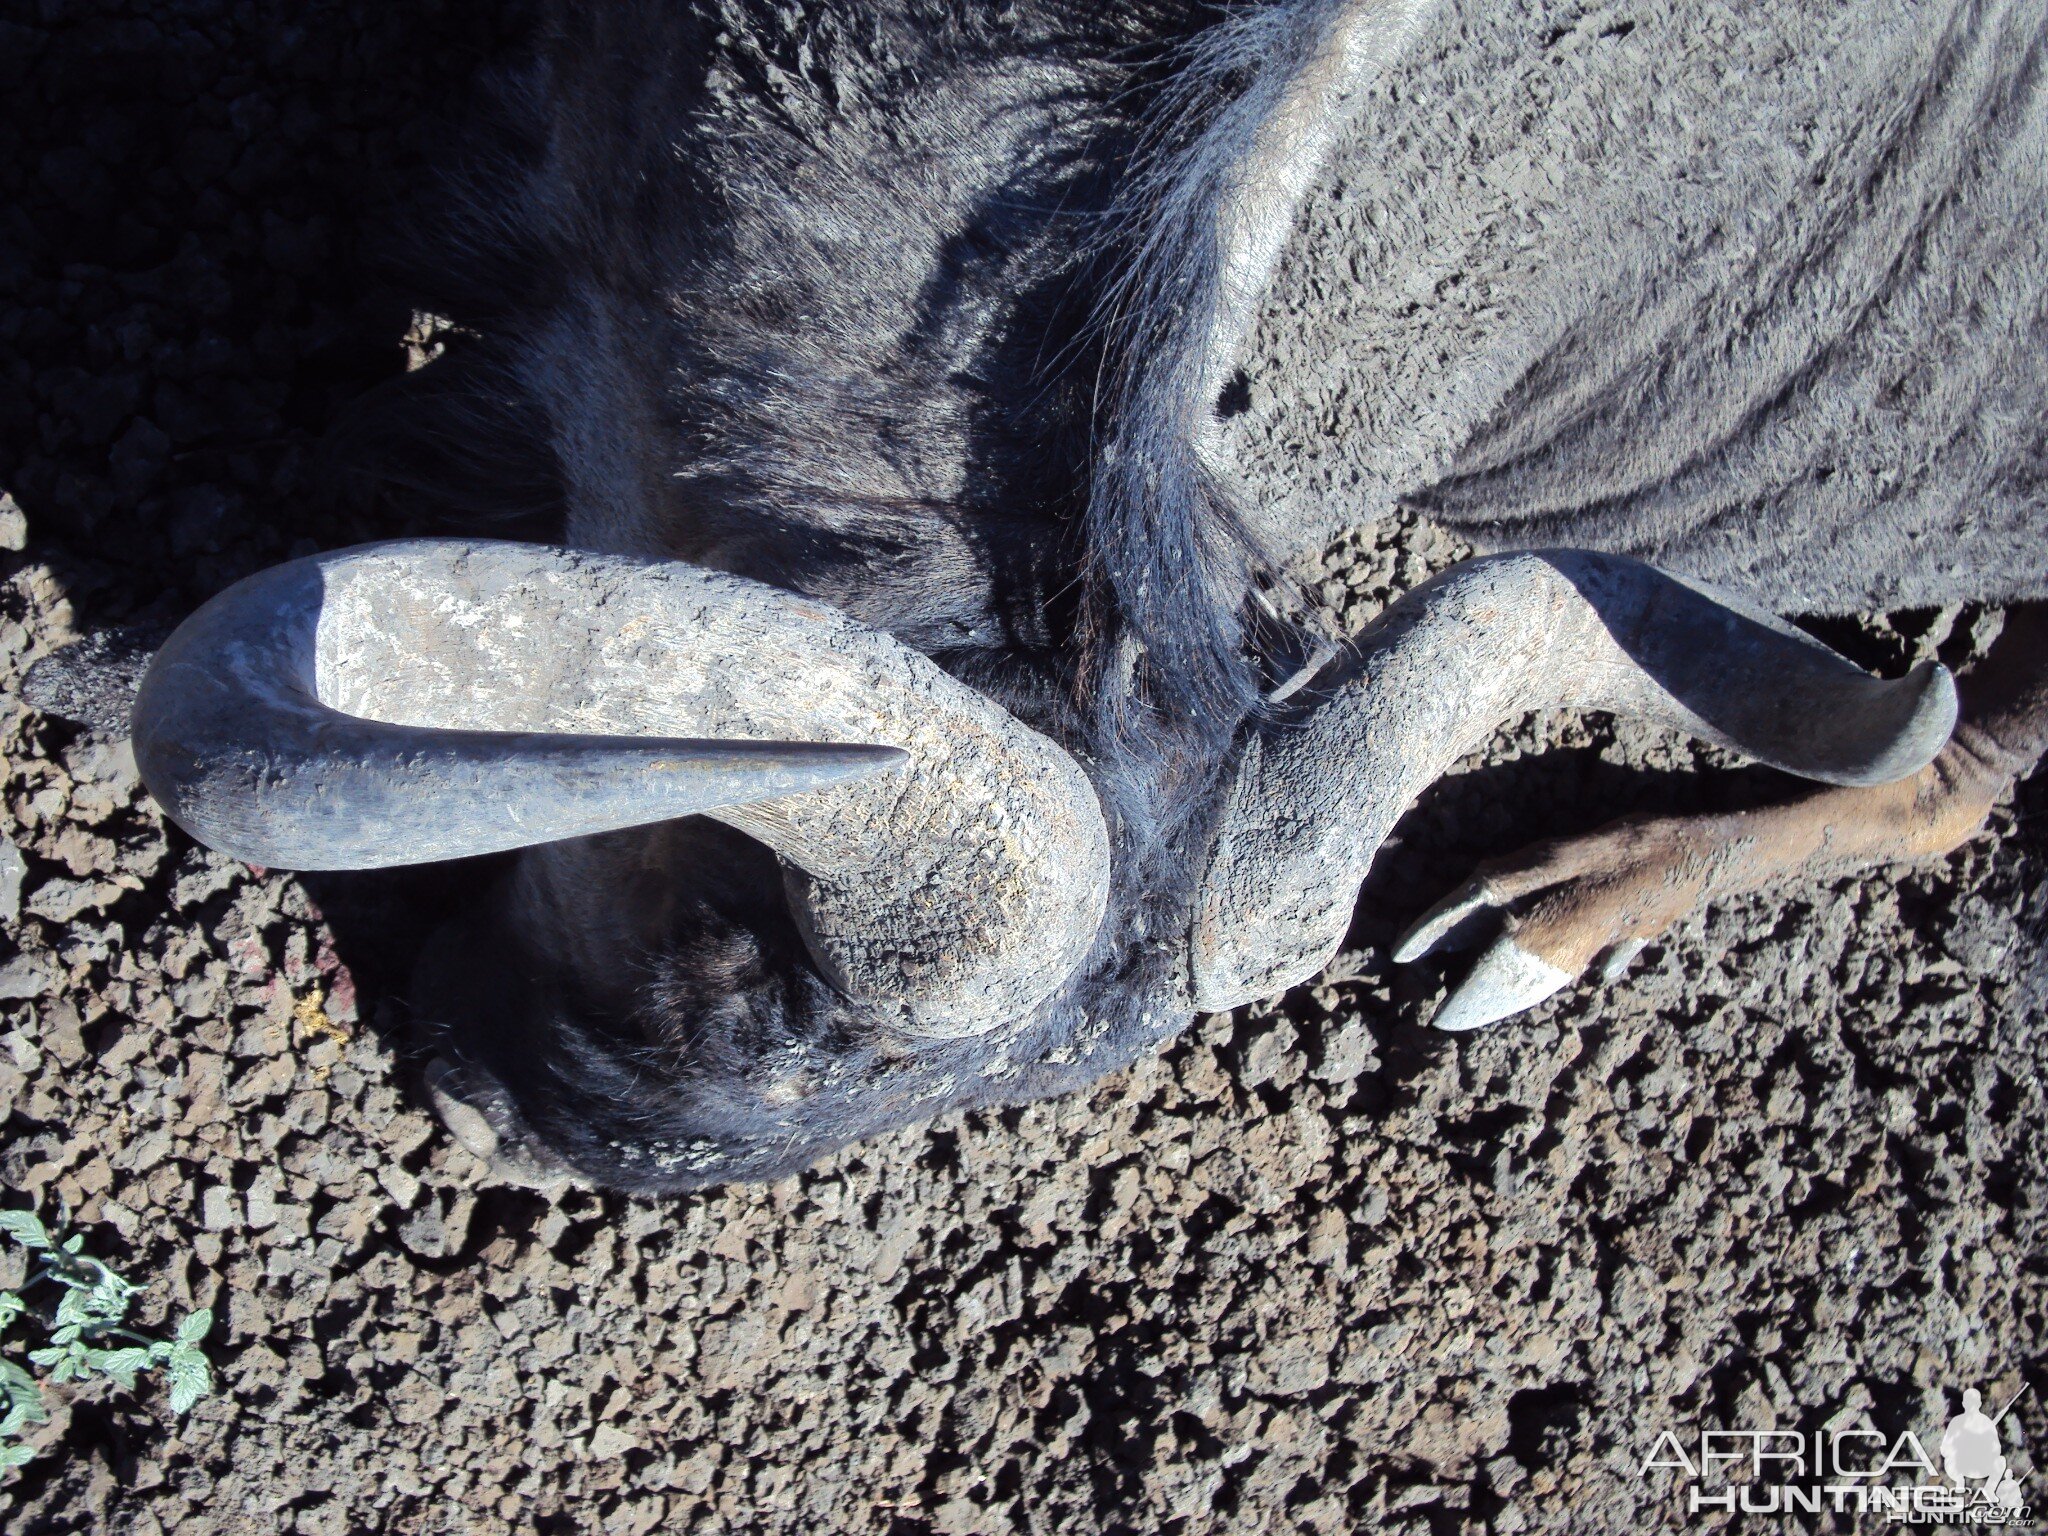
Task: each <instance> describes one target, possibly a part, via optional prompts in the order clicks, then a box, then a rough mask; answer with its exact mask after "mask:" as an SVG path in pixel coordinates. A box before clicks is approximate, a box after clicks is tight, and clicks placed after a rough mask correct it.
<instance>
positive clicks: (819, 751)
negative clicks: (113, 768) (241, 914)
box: [133, 539, 1109, 1036]
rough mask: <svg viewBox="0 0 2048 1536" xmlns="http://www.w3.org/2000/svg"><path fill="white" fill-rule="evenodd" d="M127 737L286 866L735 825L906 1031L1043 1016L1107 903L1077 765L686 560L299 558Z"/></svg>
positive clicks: (407, 547)
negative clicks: (1041, 1009)
mask: <svg viewBox="0 0 2048 1536" xmlns="http://www.w3.org/2000/svg"><path fill="white" fill-rule="evenodd" d="M133 734H134V742H135V756H136V762H137V765H138V766H139V768H140V769H141V771H142V775H143V778H144V780H145V782H146V783H147V784H148V786H149V789H150V792H151V793H152V794H153V795H155V797H156V798H157V800H158V801H159V802H160V803H161V804H162V805H163V807H164V809H165V810H166V811H167V812H168V813H169V814H170V816H171V818H172V819H173V820H175V821H176V822H177V823H178V824H179V825H180V826H181V827H183V828H184V829H185V830H186V831H188V832H190V833H191V834H192V835H193V836H194V837H195V838H197V839H198V840H199V841H201V842H203V843H205V844H207V845H208V846H210V847H213V848H216V849H219V850H220V851H222V852H225V853H228V854H232V855H234V856H235V857H238V858H242V859H246V860H248V861H250V862H252V863H258V864H268V865H274V866H278V867H282V868H288V869H368V868H377V867H383V866H389V865H398V864H416V863H425V862H429V861H433V860H439V859H450V858H459V857H463V856H466V855H471V854H480V853H491V852H498V851H501V850H505V849H512V848H520V847H527V846H532V845H535V844H539V843H545V842H552V841H556V840H560V839H563V838H571V837H579V836H585V835H589V834H593V833H598V832H607V831H613V830H617V829H620V828H626V827H634V826H641V825H646V824H649V823H653V822H658V821H664V820H668V819H670V818H673V817H678V816H687V815H707V816H713V817H716V818H718V819H719V820H721V821H725V822H727V823H729V824H730V825H732V826H734V827H737V828H739V829H740V830H742V831H744V832H746V833H747V834H748V835H750V836H752V837H754V838H756V839H758V840H759V841H761V842H763V843H765V844H767V845H768V846H769V847H770V848H772V849H774V850H775V852H776V853H777V854H778V855H779V856H780V857H781V859H782V861H783V865H784V868H785V870H786V872H787V881H788V887H789V894H790V901H791V907H792V911H793V913H794V915H795V918H796V920H797V924H798V927H799V928H800V930H801V931H802V933H803V934H804V937H805V939H806V941H807V943H808V944H809V945H810V948H811V952H812V954H813V956H814V957H815V959H816V961H817V963H818V965H819V967H820V968H821V970H822V971H823V972H824V974H825V975H826V976H827V977H828V978H829V979H830V980H831V981H832V982H833V984H834V985H836V986H837V987H839V988H840V989H841V990H842V991H843V992H845V993H846V994H847V995H848V996H849V997H852V998H853V999H855V1000H857V1001H859V1002H861V1003H863V1004H865V1005H868V1006H869V1007H871V1008H873V1009H876V1010H878V1011H880V1012H881V1013H883V1014H884V1015H885V1016H888V1017H890V1018H892V1019H893V1021H894V1022H895V1023H896V1024H897V1025H898V1026H899V1027H901V1028H903V1029H905V1030H908V1031H910V1032H912V1033H918V1034H927V1035H941V1036H944V1035H962V1034H976V1033H981V1032H984V1031H986V1030H988V1029H991V1028H994V1027H996V1026H998V1025H1000V1024H1002V1023H1004V1022H1006V1021H1011V1020H1015V1019H1018V1018H1020V1017H1023V1016H1025V1015H1028V1014H1029V1013H1030V1011H1031V1010H1032V1009H1033V1008H1034V1007H1035V1005H1036V1004H1037V1003H1039V1002H1040V1001H1042V1000H1043V999H1044V998H1045V997H1046V996H1047V995H1049V994H1050V993H1051V992H1052V991H1053V990H1054V989H1055V988H1056V987H1058V986H1059V984H1060V983H1061V982H1062V981H1064V980H1065V979H1066V977H1067V976H1068V975H1069V974H1070V973H1071V972H1072V971H1073V970H1074V968H1075V967H1076V966H1077V965H1078V964H1079V963H1080V961H1081V959H1082V957H1083V956H1084V955H1085V954H1086V952H1087V950H1088V947H1089V945H1090V943H1091V941H1092V940H1093V938H1094V936H1095V933H1096V930H1097V928H1098V927H1099V926H1100V923H1101V919H1102V914H1103V910H1104V906H1105V904H1106V902H1107V898H1108V888H1109V842H1108V836H1107V833H1106V831H1105V829H1104V826H1103V820H1102V814H1101V810H1100V808H1099V806H1098V805H1097V803H1096V799H1095V795H1094V791H1093V789H1092V787H1091V786H1090V784H1089V782H1088V779H1087V777H1086V775H1085V774H1084V773H1083V772H1082V771H1081V768H1080V766H1079V765H1078V764H1077V763H1076V762H1075V761H1074V760H1073V758H1072V757H1070V756H1069V755H1068V754H1067V753H1066V752H1065V751H1063V750H1062V749H1061V748H1060V747H1058V746H1057V745H1055V744H1054V743H1053V742H1051V741H1049V740H1047V739H1046V738H1045V737H1043V736H1040V735H1038V734H1037V733H1036V732H1034V731H1031V730H1029V729H1028V728H1026V727H1025V726H1024V725H1022V724H1021V723H1020V722H1019V721H1017V720H1016V719H1015V718H1013V717H1012V716H1011V715H1009V714H1008V713H1007V712H1005V711H1004V710H1002V709H1001V708H999V707H998V706H997V705H995V704H994V703H993V702H991V701H990V700H989V699H987V698H985V697H984V696H982V695H981V694H979V693H976V692H975V691H974V690H973V689H971V688H968V687H967V686H965V685H964V684H962V683H960V682H958V681H956V680H954V679H953V678H951V677H950V676H948V675H947V674H946V673H945V672H943V671H942V670H940V669H939V668H938V667H937V666H936V665H934V664H933V663H932V662H930V661H929V660H927V659H926V658H924V657H923V656H920V655H918V654H917V653H916V652H914V651H911V650H909V649H907V648H905V647H904V646H902V645H900V644H898V643H897V642H896V641H894V640H892V639H891V638H890V637H888V636H887V635H884V634H882V633H880V632H878V631H875V630H872V629H868V628H865V627H863V626H861V625H859V624H856V623H854V622H852V621H851V620H849V619H847V618H846V617H845V616H844V615H842V614H839V613H837V612H835V611H834V610H832V609H829V608H826V607H824V606H822V605H819V604H817V603H814V602H810V601H807V600H805V599H803V598H801V597H797V596H793V595H792V594H790V593H787V592H783V591H779V590H777V589H775V588H772V587H768V586H764V585H761V584H759V583H756V582H751V581H747V580H743V579H741V578H738V577H733V576H726V575H721V574H717V573H714V572H709V571H705V570H701V569H698V568H696V567H693V566H690V565H686V564H682V563H678V562H664V561H651V560H639V559H632V558H627V557H621V556H614V555H598V554H589V553H581V552H576V551H571V550H564V549H555V548H547V547H541V546H534V545H523V544H511V543H500V542H491V541H481V540H457V539H446V540H409V541H402V542H395V543H389V544H376V545H367V546H363V547H360V548H357V549H352V550H344V551H341V552H339V553H336V554H330V555H317V556H313V557H311V558H308V559H304V560H299V561H295V562H292V563H290V564H288V565H283V566H279V567H277V568H275V569H273V570H269V571H266V572H263V573H261V574H259V575H256V576H253V577H250V578H249V579H248V580H246V581H243V582H241V583H239V584H237V585H236V586H234V587H231V588H229V589H228V590H227V591H225V592H223V593H221V594H220V595H219V596H218V597H216V598H214V599H213V600H212V601H211V602H210V603H208V604H207V605H206V606H205V607H203V608H202V609H200V610H199V611H198V612H197V613H195V614H194V615H193V616H192V617H191V618H190V619H188V620H187V621H186V622H185V624H184V625H183V626H181V627H180V629H179V630H178V631H177V633H176V634H174V635H173V636H172V637H171V639H170V641H169V642H168V643H167V644H166V645H165V647H164V648H163V650H162V651H161V652H160V653H159V655H158V656H157V658H156V660H155V661H154V662H153V663H152V664H151V666H150V669H149V672H148V673H147V675H146V676H145V678H144V680H143V685H142V688H141V691H140V693H139V695H138V697H137V700H136V705H135V714H134V730H133Z"/></svg>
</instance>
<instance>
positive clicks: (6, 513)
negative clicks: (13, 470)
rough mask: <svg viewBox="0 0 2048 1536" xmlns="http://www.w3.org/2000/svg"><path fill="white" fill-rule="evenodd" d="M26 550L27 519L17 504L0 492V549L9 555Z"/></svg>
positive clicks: (10, 497) (3, 492)
mask: <svg viewBox="0 0 2048 1536" xmlns="http://www.w3.org/2000/svg"><path fill="white" fill-rule="evenodd" d="M26 548H28V517H27V515H26V514H24V513H23V512H22V510H21V506H20V504H19V503H17V502H16V501H15V499H14V498H13V497H12V496H10V495H8V494H7V493H6V492H5V491H0V549H4V550H7V551H9V552H10V553H15V552H19V551H21V550H24V549H26Z"/></svg>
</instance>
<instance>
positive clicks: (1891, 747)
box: [1826, 660, 1961, 789]
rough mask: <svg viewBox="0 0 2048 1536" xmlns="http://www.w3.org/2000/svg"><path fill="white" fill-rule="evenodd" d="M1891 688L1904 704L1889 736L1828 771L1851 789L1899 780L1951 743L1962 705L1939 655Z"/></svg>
mask: <svg viewBox="0 0 2048 1536" xmlns="http://www.w3.org/2000/svg"><path fill="white" fill-rule="evenodd" d="M1886 688H1887V691H1889V692H1892V693H1893V694H1895V695H1896V696H1897V697H1898V698H1899V700H1900V701H1901V705H1902V707H1901V708H1900V709H1899V714H1898V719H1897V724H1896V727H1895V728H1894V730H1893V732H1892V737H1891V740H1890V742H1889V743H1887V744H1886V745H1885V747H1884V748H1883V749H1882V750H1881V751H1879V752H1877V753H1875V754H1873V755H1872V756H1871V757H1870V758H1869V759H1868V760H1866V761H1864V762H1861V763H1856V764H1854V765H1853V766H1851V767H1849V768H1848V769H1846V770H1845V771H1843V772H1840V773H1836V774H1830V775H1827V776H1826V779H1827V782H1830V783H1835V784H1840V785H1843V786H1845V787H1847V788H1851V789H1864V788H1870V787H1872V786H1874V785H1878V784H1891V783H1895V782H1897V781H1898V780H1900V779H1904V778H1910V777H1911V776H1912V775H1913V774H1916V773H1918V772H1919V771H1920V770H1921V769H1922V768H1925V767H1926V766H1927V765H1928V764H1929V763H1931V762H1933V761H1934V758H1935V755H1936V754H1937V753H1939V752H1940V751H1941V749H1942V748H1943V747H1945V746H1947V745H1948V740H1949V737H1950V736H1952V735H1953V734H1954V733H1955V728H1956V718H1957V716H1958V714H1959V712H1960V710H1961V701H1960V700H1959V698H1958V697H1957V694H1956V679H1955V674H1954V673H1953V672H1951V671H1949V669H1948V668H1947V667H1946V666H1944V665H1942V663H1940V662H1939V661H1932V660H1930V661H1923V662H1921V663H1920V664H1919V665H1917V666H1915V667H1914V668H1913V669H1912V670H1911V671H1910V672H1908V673H1907V674H1906V675H1905V676H1904V677H1901V678H1899V679H1898V680H1896V681H1895V682H1892V683H1889V684H1887V685H1886Z"/></svg>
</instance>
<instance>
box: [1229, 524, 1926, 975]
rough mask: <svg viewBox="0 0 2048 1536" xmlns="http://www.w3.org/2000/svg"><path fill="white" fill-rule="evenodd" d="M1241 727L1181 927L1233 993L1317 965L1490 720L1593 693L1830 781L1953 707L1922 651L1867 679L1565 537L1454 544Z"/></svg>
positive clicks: (1746, 613)
mask: <svg viewBox="0 0 2048 1536" xmlns="http://www.w3.org/2000/svg"><path fill="white" fill-rule="evenodd" d="M1308 692H1310V693H1312V694H1315V695H1317V696H1318V700H1319V701H1318V702H1316V703H1315V704H1314V705H1313V706H1311V707H1310V709H1309V710H1308V712H1307V714H1306V716H1305V717H1304V718H1301V719H1299V720H1298V721H1297V722H1293V723H1281V724H1278V725H1276V726H1275V727H1273V728H1270V729H1268V730H1267V731H1266V732H1265V733H1264V734H1262V735H1260V736H1258V737H1256V738H1254V739H1253V740H1252V741H1251V742H1250V743H1249V744H1248V746H1247V749H1246V752H1245V756H1244V760H1243V763H1242V765H1241V767H1240V769H1239V772H1238V776H1237V780H1236V782H1235V784H1234V786H1233V788H1232V791H1231V796H1230V800H1229V804H1228V808H1227V809H1226V811H1225V813H1224V817H1223V820H1222V822H1221V823H1220V825H1219V829H1218V832H1217V836H1216V841H1215V843H1214V845H1213V848H1212V850H1211V853H1210V860H1209V867H1208V871H1207V873H1206V875H1205V877H1204V879H1203V883H1202V886H1201V888H1200V893H1199V898H1198V905H1197V908H1196V915H1195V920H1194V927H1193V960H1192V971H1193V982H1194V990H1195V1002H1196V1005H1197V1006H1198V1007H1201V1008H1205V1009H1212V1010H1213V1009H1221V1008H1230V1007H1235V1006H1237V1005H1238V1004H1239V1003H1243V1002H1248V1001H1250V1000H1252V999H1254V998H1260V997H1268V996H1271V995H1273V994H1275V993H1278V992H1281V991H1284V990H1285V989H1286V988H1288V987H1290V986H1293V985H1294V984H1295V983H1297V982H1299V981H1303V980H1305V979H1307V978H1308V977H1309V976H1312V975H1314V974H1315V973H1316V972H1317V971H1318V970H1320V969H1322V967H1323V966H1324V965H1325V964H1327V963H1328V961H1329V959H1330V957H1331V955H1333V954H1334V953H1335V952H1336V950H1337V946H1338V945H1339V944H1340V943H1341V942H1342V940H1343V937H1344V932H1345V929H1346V928H1347V927H1348V926H1349V924H1350V919H1351V909H1352V906H1353V904H1354V902H1355V901H1356V898H1357V892H1358V886H1359V884H1360V882H1361V881H1363V880H1364V878H1365V875H1366V872H1367V870H1368V869H1369V868H1370V867H1371V864H1372V860H1373V856H1374V854H1375V853H1376V852H1377V851H1378V849H1379V845H1380V843H1381V841H1382V840H1383V839H1384V838H1385V836H1386V834H1387V833H1388V832H1389V831H1390V830H1391V829H1392V827H1393V825H1394V822H1395V821H1396V820H1397V819H1398V818H1399V817H1400V815H1401V812H1402V811H1403V810H1404V809H1406V807H1407V806H1408V804H1409V803H1410V802H1411V801H1412V800H1413V799H1414V798H1415V796H1416V795H1417V794H1419V793H1420V792H1421V791H1422V790H1423V789H1425V788H1427V787H1428V786H1429V785H1430V784H1431V783H1433V782H1434V781H1435V780H1436V779H1437V778H1439V777H1440V776H1441V775H1442V774H1443V772H1444V770H1445V769H1447V768H1448V767H1449V766H1450V765H1451V764H1452V763H1453V762H1455V761H1456V760H1457V759H1458V758H1459V757H1461V756H1463V755H1464V754H1465V753H1466V752H1468V751H1470V750H1471V749H1472V748H1474V747H1475V746H1477V745H1478V744H1479V743H1481V742H1482V741H1484V740H1485V739H1486V737H1487V736H1488V735H1489V734H1490V733H1491V732H1492V731H1493V729H1494V728H1495V727H1496V726H1497V725H1499V724H1501V723H1503V722H1505V721H1508V720H1512V719H1516V718H1518V717H1520V716H1521V715H1524V714H1527V713H1529V712H1530V711H1532V710H1545V709H1560V708H1565V709H1598V710H1607V711H1611V712H1613V713H1615V714H1621V715H1630V716H1635V717H1638V718H1641V719H1647V720H1651V721H1654V722H1656V723H1657V724H1659V725H1663V726H1667V727H1671V728H1674V729H1678V730H1683V731H1686V732H1689V733H1690V734H1692V735H1694V736H1697V737H1700V738H1702V739H1704V740H1706V741H1710V742H1713V743H1714V744H1715V745H1717V746H1721V747H1726V748H1729V749H1731V750H1733V751H1737V752H1741V753H1744V754H1746V755H1748V756H1750V757H1753V758H1756V759H1758V760H1760V761H1762V762H1765V763H1768V764H1770V765H1771V766H1772V767H1775V768H1782V769H1784V770H1785V771H1787V772H1789V773H1795V774H1798V775H1800V776H1802V777H1804V778H1810V779H1819V780H1822V781H1824V782H1827V783H1831V784H1882V783H1889V782H1890V781H1892V780H1894V779H1899V778H1904V777H1905V776H1906V775H1908V774H1910V773H1914V772H1916V771H1917V770H1918V769H1920V768H1921V767H1922V766H1923V765H1925V764H1926V763H1927V762H1928V761H1929V760H1930V759H1931V758H1933V756H1934V755H1935V753H1937V752H1939V751H1940V750H1941V747H1942V744H1943V743H1944V742H1946V741H1947V740H1948V736H1949V732H1950V731H1951V730H1953V729H1954V727H1955V719H1956V694H1955V684H1954V681H1953V680H1952V679H1951V678H1950V676H1949V674H1948V670H1947V669H1946V668H1945V667H1943V666H1941V665H1940V664H1939V663H1938V662H1925V663H1922V664H1921V665H1920V666H1918V667H1915V668H1914V669H1913V670H1912V671H1911V672H1910V673H1908V674H1907V675H1906V676H1905V677H1902V678H1899V679H1897V680H1896V681H1893V682H1883V681H1880V680H1878V679H1876V678H1873V677H1870V676H1869V675H1867V674H1866V673H1864V672H1862V671H1861V670H1859V669H1858V668H1856V667H1855V666H1853V665H1851V664H1850V663H1849V662H1847V661H1845V660H1843V659H1842V658H1841V657H1840V656H1838V655H1836V654H1835V653H1834V652H1833V651H1831V650H1829V649H1828V648H1827V647H1826V646H1824V645H1822V644H1820V642H1818V641H1817V640H1814V639H1812V638H1811V637H1809V636H1807V635H1805V634H1802V633H1801V632H1800V631H1798V630H1796V629H1794V628H1792V627H1791V626H1790V625H1787V624H1784V623H1782V622H1781V621H1779V620H1778V619H1776V618H1774V617H1772V616H1771V615H1769V614H1766V613H1763V612H1761V611H1759V610H1757V609H1754V608H1752V607H1751V606H1749V605H1748V604H1745V603H1743V602H1741V601H1740V600H1739V599H1735V598H1730V597H1727V596H1723V595H1718V594H1710V593H1708V592H1707V591H1706V590H1704V589H1702V588H1700V587H1697V586H1694V585H1692V584H1690V583H1687V582H1685V581H1682V580H1680V579H1679V578H1677V577H1675V576H1670V575H1667V574H1665V573H1664V572H1662V571H1659V570H1657V569H1655V568H1654V567H1652V566H1648V565H1644V564H1642V563H1641V562H1639V561H1635V560H1629V559H1624V558H1621V557H1619V556H1610V555H1597V554H1589V553H1583V552H1580V551H1573V550H1563V551H1546V552H1542V553H1537V554H1517V555H1500V556H1494V557H1491V558H1487V559H1482V560H1472V561H1468V562H1466V563H1465V564H1463V565H1460V566H1458V567H1456V568H1455V569H1453V570H1450V571H1446V572H1444V573H1443V574H1441V575H1439V576H1437V577H1435V578H1434V579H1432V580H1430V581H1428V582H1425V583H1424V584H1423V585H1421V586H1419V587H1417V588H1416V589H1415V590H1414V591H1412V592H1409V593H1407V594H1406V595H1405V596H1403V597H1402V598H1401V600H1400V601H1399V602H1397V603H1395V604H1394V605H1393V606H1392V607H1391V608H1389V609H1388V610H1387V611H1386V612H1385V613H1383V614H1382V615H1380V617H1379V618H1378V619H1377V620H1376V621H1374V623H1373V624H1371V625H1370V626H1368V627H1367V628H1366V630H1365V631H1364V632H1362V633H1361V634H1360V635H1359V636H1358V638H1357V639H1356V640H1354V641H1353V642H1352V643H1351V645H1350V646H1348V647H1347V648H1346V651H1345V653H1344V655H1343V657H1342V658H1341V659H1340V661H1339V662H1338V663H1337V672H1336V674H1335V675H1334V676H1331V677H1328V678H1327V679H1326V680H1324V681H1322V682H1321V683H1319V684H1317V685H1312V686H1311V688H1310V689H1309V690H1308Z"/></svg>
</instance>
